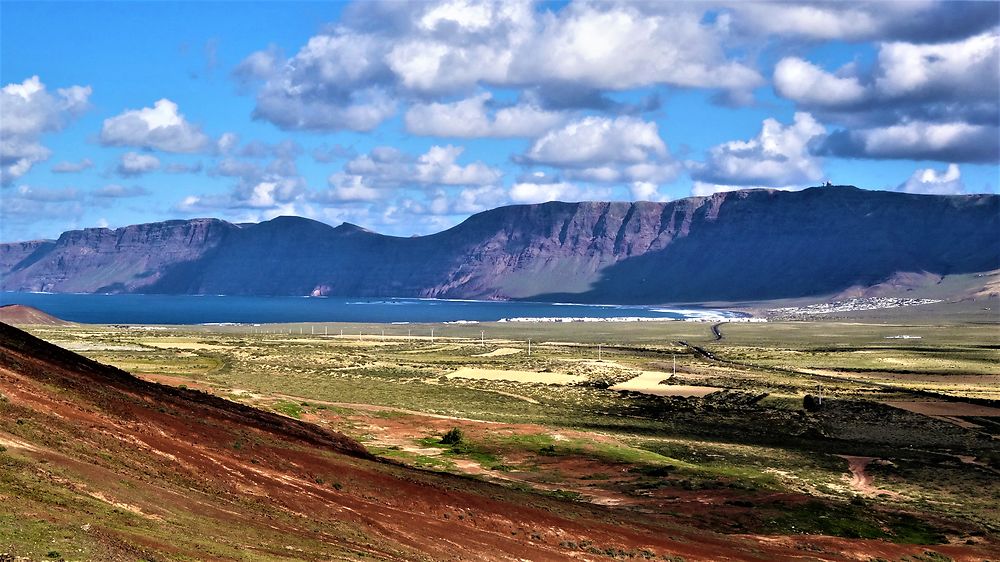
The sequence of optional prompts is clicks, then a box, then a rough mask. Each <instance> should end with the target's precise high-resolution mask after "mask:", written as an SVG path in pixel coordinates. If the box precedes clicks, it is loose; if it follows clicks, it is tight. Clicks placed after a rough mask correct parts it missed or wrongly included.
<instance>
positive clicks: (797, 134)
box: [691, 112, 826, 187]
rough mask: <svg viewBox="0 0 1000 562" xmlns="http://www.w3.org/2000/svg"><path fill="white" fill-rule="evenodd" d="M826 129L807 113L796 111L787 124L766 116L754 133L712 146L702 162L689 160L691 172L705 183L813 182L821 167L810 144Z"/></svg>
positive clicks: (779, 183) (762, 183)
mask: <svg viewBox="0 0 1000 562" xmlns="http://www.w3.org/2000/svg"><path fill="white" fill-rule="evenodd" d="M825 132H826V129H825V128H824V127H823V125H821V124H820V123H818V122H817V121H816V120H815V119H814V118H813V117H812V115H810V114H808V113H802V112H799V113H796V114H795V119H794V121H793V122H792V123H791V124H789V125H782V124H781V123H780V122H778V121H777V120H775V119H765V120H764V123H763V125H762V127H761V131H760V134H758V135H757V136H756V137H754V138H752V139H750V140H747V141H730V142H726V143H723V144H720V145H718V146H715V147H713V148H711V149H710V150H709V151H708V159H707V160H706V161H705V162H703V163H695V164H692V172H691V176H692V178H694V179H695V180H696V181H699V182H704V183H705V184H706V185H707V184H717V185H734V186H770V187H779V186H788V185H797V184H798V185H801V184H803V183H808V182H815V181H816V180H818V179H820V178H822V177H823V170H822V167H821V165H820V162H819V160H818V159H817V158H815V157H814V156H812V155H811V154H810V152H809V144H810V142H811V141H813V139H816V138H817V137H820V136H821V135H823V134H824V133H825Z"/></svg>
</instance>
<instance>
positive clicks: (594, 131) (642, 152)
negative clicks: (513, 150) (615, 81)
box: [523, 116, 668, 168]
mask: <svg viewBox="0 0 1000 562" xmlns="http://www.w3.org/2000/svg"><path fill="white" fill-rule="evenodd" d="M667 156H668V152H667V145H666V144H665V143H664V142H663V139H661V138H660V133H659V130H658V128H657V126H656V123H654V122H651V121H643V120H641V119H637V118H635V117H618V118H615V119H609V118H606V117H593V116H591V117H584V118H582V119H579V120H576V121H573V122H571V123H568V124H566V125H565V126H563V127H561V128H559V129H555V130H553V131H549V132H548V133H546V134H545V135H543V136H542V137H541V138H539V139H538V140H536V141H535V142H534V143H533V144H532V145H531V148H530V149H528V151H527V152H526V153H525V154H524V156H523V160H524V161H525V162H528V163H533V164H544V165H549V166H556V167H579V168H594V167H600V166H602V165H610V164H637V163H642V162H646V161H649V160H651V159H660V158H665V157H667Z"/></svg>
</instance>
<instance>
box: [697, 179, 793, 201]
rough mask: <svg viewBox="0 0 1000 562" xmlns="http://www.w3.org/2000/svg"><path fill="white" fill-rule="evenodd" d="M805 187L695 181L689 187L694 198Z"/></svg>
mask: <svg viewBox="0 0 1000 562" xmlns="http://www.w3.org/2000/svg"><path fill="white" fill-rule="evenodd" d="M803 187H805V186H802V185H782V186H772V185H726V184H718V183H711V182H704V181H697V180H696V181H695V182H694V184H693V185H692V186H691V195H693V196H695V197H704V196H706V195H712V194H714V193H726V192H730V191H740V190H741V189H774V190H778V191H797V190H799V189H802V188H803Z"/></svg>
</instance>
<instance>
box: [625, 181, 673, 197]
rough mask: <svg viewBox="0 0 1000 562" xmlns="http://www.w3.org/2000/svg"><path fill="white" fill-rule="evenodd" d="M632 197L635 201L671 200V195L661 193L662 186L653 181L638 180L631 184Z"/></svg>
mask: <svg viewBox="0 0 1000 562" xmlns="http://www.w3.org/2000/svg"><path fill="white" fill-rule="evenodd" d="M629 191H630V192H631V194H632V199H633V200H635V201H658V202H662V201H670V197H669V196H667V195H663V194H662V193H660V188H659V186H657V185H656V184H655V183H653V182H648V181H636V182H632V185H631V186H629Z"/></svg>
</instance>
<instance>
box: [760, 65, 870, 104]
mask: <svg viewBox="0 0 1000 562" xmlns="http://www.w3.org/2000/svg"><path fill="white" fill-rule="evenodd" d="M774 89H775V90H777V92H778V94H779V95H781V96H782V97H784V98H787V99H790V100H793V101H796V102H799V103H803V104H807V105H821V106H829V105H836V106H841V105H850V104H854V103H858V102H860V101H862V100H864V99H865V97H866V96H867V92H866V91H865V87H864V86H862V85H861V83H860V82H859V81H858V78H857V77H854V76H844V77H840V76H836V75H833V74H830V73H828V72H826V71H824V70H823V69H821V68H819V67H818V66H816V65H814V64H812V63H810V62H808V61H805V60H802V59H800V58H797V57H789V58H785V59H782V60H781V61H780V62H779V63H778V64H777V65H776V66H775V67H774Z"/></svg>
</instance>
